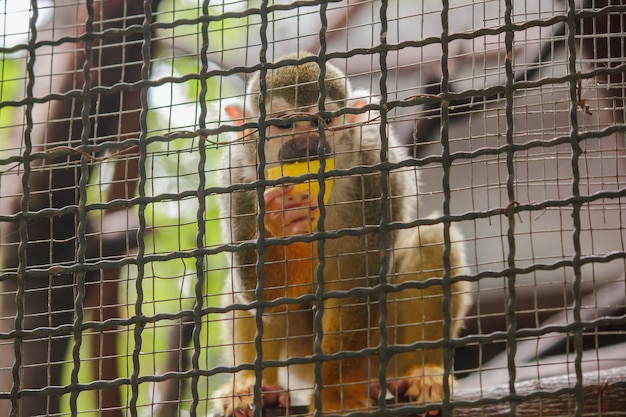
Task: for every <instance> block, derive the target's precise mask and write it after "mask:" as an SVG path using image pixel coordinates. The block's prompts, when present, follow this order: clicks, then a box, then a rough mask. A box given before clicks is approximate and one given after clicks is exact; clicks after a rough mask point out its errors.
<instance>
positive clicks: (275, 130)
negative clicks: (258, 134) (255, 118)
mask: <svg viewBox="0 0 626 417" xmlns="http://www.w3.org/2000/svg"><path fill="white" fill-rule="evenodd" d="M274 101H275V102H274V103H272V108H271V111H270V112H268V117H269V118H270V119H275V120H276V119H277V120H278V121H279V122H278V123H276V124H275V123H272V124H271V125H270V126H269V127H268V128H267V133H266V138H267V141H266V144H265V158H266V162H267V166H268V167H272V166H278V165H283V164H289V163H293V162H303V161H310V160H316V159H319V155H320V152H319V148H320V146H321V147H322V149H323V154H324V155H325V156H326V157H327V158H331V157H332V156H333V153H334V150H335V143H334V141H335V134H334V133H335V131H334V130H333V128H335V127H337V126H339V125H341V124H342V123H343V119H344V118H343V117H342V116H340V117H328V116H324V117H322V116H320V115H319V113H318V108H317V106H311V107H308V108H299V109H295V110H294V108H293V106H292V105H289V104H287V103H286V102H284V101H282V100H274ZM337 109H338V107H337V106H336V105H333V104H332V103H331V104H328V106H327V107H326V109H325V110H326V111H335V110H337ZM294 119H295V120H294ZM320 125H321V126H322V128H323V129H324V140H323V141H322V139H321V138H320ZM322 142H323V143H322Z"/></svg>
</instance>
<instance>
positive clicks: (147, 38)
mask: <svg viewBox="0 0 626 417" xmlns="http://www.w3.org/2000/svg"><path fill="white" fill-rule="evenodd" d="M143 10H144V19H143V24H142V28H143V42H142V45H141V57H142V66H141V81H146V80H148V79H149V78H150V57H151V54H150V47H151V41H152V29H151V27H150V26H151V24H152V1H151V0H144V2H143ZM147 117H148V88H147V87H144V86H142V88H141V112H140V114H139V126H140V127H141V132H140V133H139V182H138V185H137V192H138V194H139V197H140V203H139V204H138V210H137V211H138V213H137V214H138V218H139V229H138V231H137V257H136V262H137V280H136V282H135V289H136V291H137V300H135V318H136V321H135V328H134V332H133V336H134V342H135V346H134V348H133V353H132V364H133V372H132V374H131V377H130V387H131V398H130V402H129V408H130V414H131V416H132V417H137V415H138V411H137V401H138V400H139V374H140V371H141V365H140V362H139V355H140V354H141V346H142V343H143V337H142V333H143V330H144V328H145V326H146V322H145V318H144V314H143V302H144V293H143V280H144V277H145V267H146V265H145V260H144V256H145V253H146V244H145V241H144V237H145V233H146V206H147V203H146V199H145V197H146V182H147V173H146V161H147V143H146V139H147V136H148V121H147Z"/></svg>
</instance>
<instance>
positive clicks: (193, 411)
mask: <svg viewBox="0 0 626 417" xmlns="http://www.w3.org/2000/svg"><path fill="white" fill-rule="evenodd" d="M202 14H203V16H208V15H209V1H208V0H204V1H203V2H202ZM208 30H209V23H208V22H206V21H204V22H203V23H202V27H201V36H202V47H201V48H200V62H201V65H202V66H201V68H200V97H199V102H200V115H199V118H198V124H199V127H200V129H204V128H205V127H206V126H205V120H206V117H207V106H206V96H207V92H208V86H207V72H208V68H209V63H208V59H207V52H208V49H209V34H208ZM198 155H199V160H198V188H197V190H198V210H197V212H196V222H197V226H198V233H197V234H196V247H197V248H198V249H202V248H204V243H205V236H206V227H205V223H204V222H205V215H206V197H205V196H204V188H205V186H206V177H205V176H206V172H205V165H206V148H205V142H204V141H202V140H200V141H198ZM200 252H201V251H200ZM203 294H204V255H203V254H199V255H197V256H196V285H195V296H196V301H195V303H194V306H193V313H194V314H193V319H194V327H193V334H192V340H193V355H192V357H191V366H192V369H193V371H194V373H193V374H192V376H191V397H192V402H191V406H190V408H189V414H190V416H191V417H196V415H197V414H198V412H197V410H198V404H199V401H200V395H199V393H198V381H199V370H200V363H199V358H200V352H201V346H200V332H201V331H202V306H203V302H204V298H203Z"/></svg>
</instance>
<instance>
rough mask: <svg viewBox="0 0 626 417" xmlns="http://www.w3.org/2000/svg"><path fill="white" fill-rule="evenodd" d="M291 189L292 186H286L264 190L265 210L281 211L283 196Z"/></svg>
mask: <svg viewBox="0 0 626 417" xmlns="http://www.w3.org/2000/svg"><path fill="white" fill-rule="evenodd" d="M292 189H293V184H287V185H285V186H283V187H271V188H267V189H266V190H265V193H264V194H263V199H264V200H265V208H266V209H268V210H269V209H270V207H271V208H272V209H274V210H280V209H282V199H283V196H284V195H286V194H287V193H289V192H290V191H291V190H292Z"/></svg>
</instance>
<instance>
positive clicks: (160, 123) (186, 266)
mask: <svg viewBox="0 0 626 417" xmlns="http://www.w3.org/2000/svg"><path fill="white" fill-rule="evenodd" d="M218 3H219V2H218ZM239 3H240V7H246V5H247V2H239ZM214 4H215V2H212V5H211V7H210V13H222V12H223V11H224V8H225V7H226V6H225V4H224V3H221V4H218V5H214ZM201 13H202V9H201V7H200V6H199V2H198V1H196V0H171V1H163V2H162V3H161V7H160V9H159V11H158V13H157V19H158V20H159V21H170V22H171V21H173V20H174V19H191V20H193V19H194V18H196V17H198V16H199V15H200V14H201ZM229 22H230V21H229V20H228V19H227V20H223V21H221V22H217V23H212V24H211V27H210V29H209V32H208V33H209V35H208V39H209V48H210V49H219V48H221V47H222V46H223V40H224V33H223V31H225V30H228V36H229V37H232V36H245V34H246V29H245V27H244V26H234V25H231V24H230V23H229ZM200 31H201V25H199V24H185V25H181V26H176V27H175V28H173V29H170V30H163V31H160V33H159V34H158V37H159V39H160V40H161V41H162V42H161V43H160V47H161V51H160V53H158V54H157V55H156V56H155V57H153V68H152V78H153V79H159V78H161V77H184V76H186V75H189V74H198V73H200V69H201V68H200V57H199V56H198V54H197V53H196V54H182V56H180V55H177V54H176V46H175V45H174V39H175V40H176V42H179V41H182V42H185V43H186V44H187V46H186V48H187V50H189V45H195V46H196V48H197V51H200V45H201V39H202V36H201V33H200ZM240 39H241V38H240ZM163 40H165V41H163ZM168 40H169V41H171V43H168ZM170 48H171V49H170ZM24 64H25V60H24V57H23V56H21V57H20V56H1V57H0V77H1V78H0V100H2V101H3V102H6V101H8V100H15V99H19V98H22V97H24V88H25V85H26V81H27V79H26V76H25V70H24ZM205 86H206V89H205V91H206V94H205V96H204V97H201V96H200V92H201V87H202V85H201V83H200V82H199V81H197V80H190V81H184V82H168V83H164V84H162V85H160V86H158V87H151V88H150V90H149V100H150V102H149V105H150V109H149V112H148V116H147V117H148V119H147V120H148V130H149V131H148V136H149V137H150V136H154V135H162V134H165V133H168V132H171V131H174V130H193V129H195V128H197V127H200V126H201V125H202V124H203V123H207V124H211V123H216V122H219V119H220V117H219V99H220V97H227V96H233V95H237V94H238V90H237V89H236V88H231V87H230V86H229V82H228V80H226V79H222V78H219V77H212V78H209V79H208V80H206V85H205ZM201 101H204V102H205V103H206V104H207V107H206V108H207V114H206V118H205V120H203V121H200V118H201V107H200V105H199V104H198V103H200V102H201ZM17 112H18V109H16V108H15V107H12V106H5V107H2V106H0V144H2V146H0V148H5V149H6V148H7V147H8V146H10V145H7V144H8V135H9V132H10V131H11V132H13V133H12V134H15V133H14V132H15V130H14V126H15V125H16V123H22V122H21V121H20V120H17V121H16V114H17ZM200 147H204V149H205V151H206V163H205V164H204V165H203V166H202V167H199V163H200V157H199V148H200ZM220 154H221V150H220V149H218V148H216V147H215V146H212V145H210V144H208V143H206V142H204V141H202V140H201V139H198V138H195V139H174V140H171V141H167V142H155V143H152V144H151V145H150V146H149V147H148V155H147V166H146V172H147V177H148V178H147V183H146V187H145V190H144V192H145V194H146V195H150V196H159V195H161V194H164V193H170V194H171V193H182V192H186V191H194V190H197V189H198V186H199V180H200V175H203V176H204V180H205V182H206V184H205V186H206V187H212V186H215V185H217V174H218V170H219V165H220V164H219V160H220ZM113 162H114V161H113V160H112V159H109V160H106V161H105V162H103V163H102V164H100V166H97V167H96V168H95V169H94V170H93V172H92V174H91V180H90V185H89V189H88V198H89V202H91V203H93V202H96V201H101V200H102V198H103V194H104V190H105V189H106V185H104V186H103V181H106V172H107V169H110V168H111V166H112V165H111V164H112V163H113ZM16 178H17V177H16ZM215 200H216V197H215V196H213V195H211V196H208V197H207V199H206V210H205V211H204V212H202V213H200V214H199V213H198V210H199V202H198V199H197V198H184V199H182V198H181V199H169V200H163V201H159V202H156V203H153V204H149V205H148V206H147V207H146V208H145V212H144V215H145V218H146V220H147V230H146V233H145V235H144V240H143V244H144V245H145V253H146V254H147V255H148V254H171V253H178V254H180V257H175V258H174V259H171V260H167V261H160V262H149V263H146V264H145V266H144V271H143V279H142V281H141V289H142V291H143V297H144V302H143V304H142V314H144V315H146V316H152V315H156V314H160V313H175V312H178V311H181V310H190V309H192V308H193V307H194V304H195V302H196V294H195V288H196V283H197V280H198V279H199V278H200V277H201V278H202V279H203V280H204V285H203V289H202V293H203V294H202V300H203V307H206V306H208V305H217V304H218V303H219V302H220V294H221V293H222V287H223V282H224V279H225V276H226V272H227V264H226V260H225V256H223V255H212V256H205V257H204V258H203V259H202V264H203V270H202V271H200V273H198V271H197V270H196V265H197V261H198V259H197V258H196V257H193V256H191V255H190V254H191V253H192V251H193V250H194V249H196V248H197V247H198V243H197V240H198V230H199V229H198V218H199V216H200V217H201V218H203V222H204V226H205V234H204V236H203V237H202V241H203V242H202V246H204V247H213V246H216V245H219V244H220V243H221V234H220V225H219V214H218V207H217V202H216V201H215ZM137 276H138V274H137V269H136V268H135V267H127V268H123V270H122V273H121V276H120V281H119V291H120V294H121V296H122V299H121V300H119V302H120V305H121V306H122V310H123V312H122V317H132V316H133V315H134V314H135V302H136V299H137V291H136V284H137ZM217 319H218V318H217V317H212V316H208V317H203V326H202V330H201V336H200V340H201V342H200V346H199V349H200V353H201V354H200V358H199V362H200V367H201V368H210V367H212V366H214V365H215V364H217V363H219V356H218V355H217V354H216V353H215V351H214V350H212V349H211V348H210V347H211V346H218V345H219V328H218V327H217V324H216V323H217ZM177 326H178V323H177V322H173V321H158V322H156V323H154V324H150V325H147V326H146V328H145V329H144V330H143V332H142V333H141V338H142V349H141V355H140V373H139V374H140V376H145V375H154V374H159V372H160V371H161V370H162V364H163V361H164V359H165V355H166V353H165V351H166V349H167V342H168V338H169V335H170V332H171V331H172V330H173V329H174V331H176V329H177ZM133 332H134V328H133V327H132V326H131V327H128V328H121V329H119V334H120V335H121V337H120V343H119V346H118V355H119V357H120V360H118V368H119V375H120V377H129V376H130V375H131V374H132V373H133V364H132V356H131V355H132V352H133V349H134V348H135V342H134V333H133ZM84 341H85V343H84V344H83V346H82V349H81V357H83V358H85V362H84V363H83V366H81V371H80V374H79V380H80V381H81V382H84V383H86V382H89V381H93V380H94V379H95V376H94V375H93V374H92V369H91V367H90V366H86V364H87V362H86V361H87V360H89V359H87V358H89V356H90V353H89V352H90V350H89V349H90V346H89V343H90V338H89V337H85V338H84ZM188 354H189V355H191V354H192V350H190V351H189V352H188ZM66 361H67V364H68V365H67V366H66V372H65V375H64V377H63V381H62V383H63V384H68V383H69V382H70V381H69V375H70V371H71V366H72V360H71V356H70V352H69V351H68V355H67V357H66ZM213 385H216V384H215V383H214V382H213V381H207V380H204V379H200V381H199V385H198V389H199V391H200V396H201V398H206V397H208V396H209V393H210V391H211V390H212V389H213ZM154 394H155V390H154V386H152V384H144V385H143V386H141V387H140V397H139V401H138V402H137V404H138V409H139V410H138V411H139V415H151V412H152V409H153V406H152V403H153V398H154ZM130 396H131V392H130V388H128V387H124V388H123V390H122V402H123V404H128V402H129V399H130ZM66 397H67V398H68V399H69V396H66ZM185 399H186V400H187V401H190V399H191V395H190V394H189V392H188V388H187V394H186V395H185ZM94 400H95V394H94V393H91V392H85V393H82V394H81V395H80V396H79V402H78V407H79V411H80V413H81V415H85V416H97V415H99V413H98V411H97V410H95V408H97V407H96V404H97V403H96V402H95V401H94ZM62 404H63V405H62V407H63V408H62V413H69V401H62ZM210 407H211V405H210V404H205V403H202V404H200V405H199V408H198V414H200V415H202V414H203V413H205V412H206V411H207V410H208V409H209V408H210ZM183 408H184V409H186V408H188V405H187V406H183Z"/></svg>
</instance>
